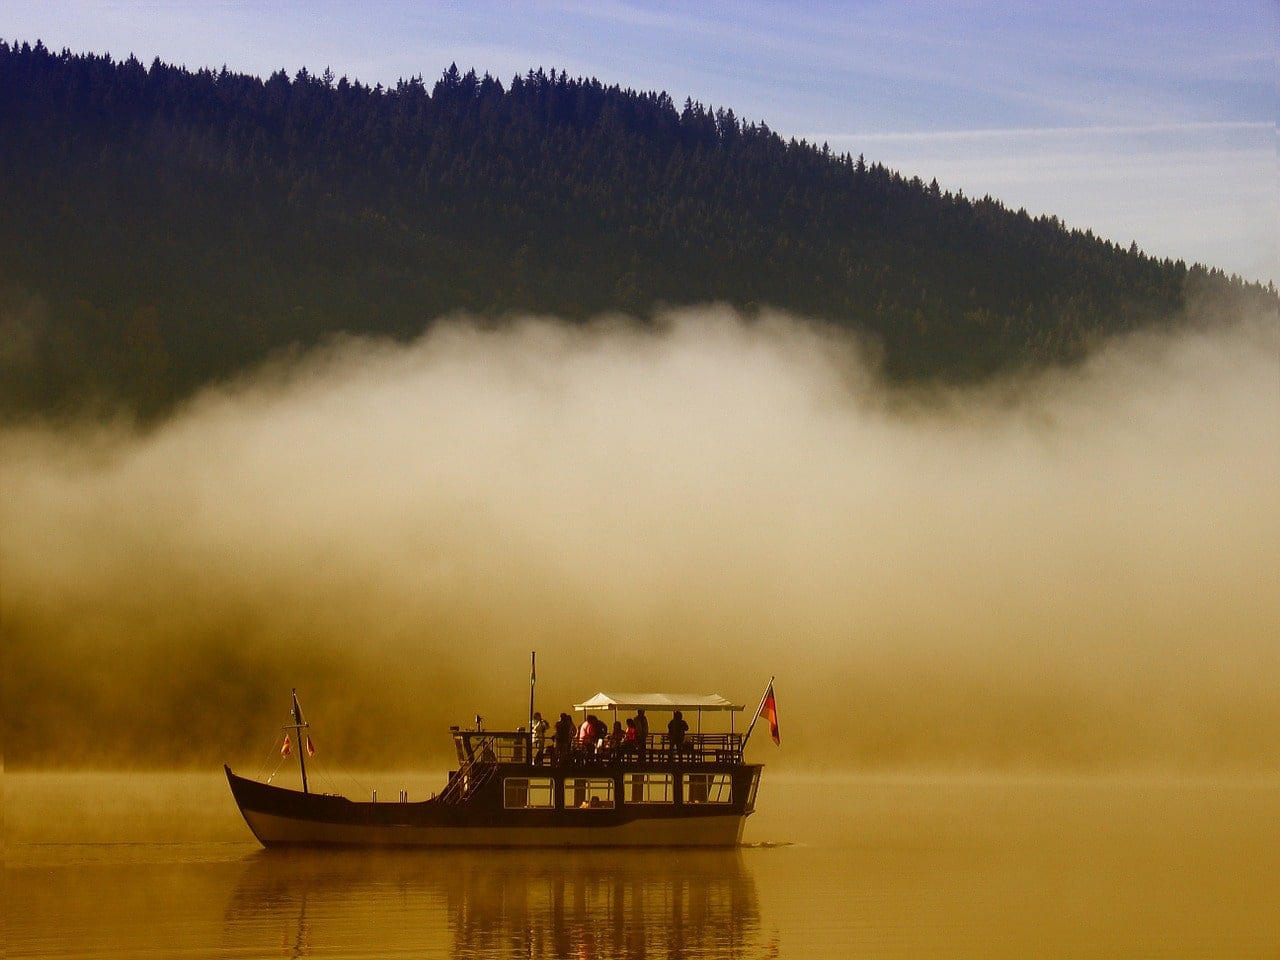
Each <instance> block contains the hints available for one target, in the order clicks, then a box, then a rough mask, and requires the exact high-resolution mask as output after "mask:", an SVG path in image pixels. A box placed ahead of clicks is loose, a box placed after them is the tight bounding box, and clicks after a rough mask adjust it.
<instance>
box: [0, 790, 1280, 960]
mask: <svg viewBox="0 0 1280 960" xmlns="http://www.w3.org/2000/svg"><path fill="white" fill-rule="evenodd" d="M381 789H382V793H383V795H384V796H391V797H394V796H396V795H397V785H396V782H395V781H393V780H387V781H385V786H383V787H382V788H381ZM4 793H5V841H6V843H5V886H6V889H5V898H4V927H5V937H6V941H7V944H6V945H7V955H8V956H9V957H113V958H114V957H140V958H159V957H183V956H186V957H352V958H355V957H465V958H476V960H480V958H507V957H524V958H561V957H564V958H576V957H582V958H590V957H600V958H605V957H626V958H646V957H663V958H703V957H707V958H727V957H742V958H749V957H795V958H807V957H833V956H840V957H858V958H878V957H1063V958H1066V957H1071V958H1081V957H1119V958H1135V957H1173V958H1184V957H1187V958H1189V957H1203V958H1264V960H1280V781H1277V780H1276V779H1274V778H1272V779H1247V778H1245V779H1227V780H1207V779H1197V780H1177V779H1160V778H1089V779H1072V778H1011V777H999V776H992V777H978V776H974V777H955V776H937V777H934V776H902V777H877V778H869V777H854V776H848V777H839V776H824V777H818V776H795V775H789V776H778V775H771V774H770V771H766V774H765V782H764V783H763V784H762V787H761V791H760V801H759V809H758V812H757V814H756V815H755V816H754V817H752V818H751V820H750V821H749V822H748V828H747V837H746V840H747V844H748V845H747V846H746V847H744V848H743V849H741V850H734V851H701V852H699V851H688V850H673V851H661V852H634V851H621V850H617V851H595V852H590V851H577V852H575V851H562V850H534V851H503V850H473V851H462V852H429V851H427V852H424V851H405V852H382V853H358V852H341V853H318V852H309V853H299V852H283V853H282V852H271V853H268V852H266V851H263V850H261V849H260V848H259V847H258V846H257V845H256V843H255V842H254V841H253V839H252V837H251V836H250V835H249V834H248V831H247V830H246V828H245V827H244V824H243V822H242V821H241V820H240V819H239V815H238V814H237V812H236V811H235V808H234V806H233V805H232V803H231V799H230V797H229V796H228V795H227V792H226V785H225V781H223V780H222V778H221V776H220V774H216V773H209V774H132V775H121V774H51V773H41V774H32V773H26V774H16V775H15V774H8V775H6V776H5V782H4Z"/></svg>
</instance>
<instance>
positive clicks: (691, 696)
mask: <svg viewBox="0 0 1280 960" xmlns="http://www.w3.org/2000/svg"><path fill="white" fill-rule="evenodd" d="M573 709H575V710H640V709H644V710H697V711H701V710H734V711H741V710H743V709H745V708H744V707H743V706H742V705H741V704H736V703H730V702H729V701H728V700H726V699H725V698H724V697H722V696H720V694H718V693H709V694H708V693H597V694H596V695H595V696H594V697H592V698H591V699H590V700H587V701H585V702H584V703H575V704H574V705H573Z"/></svg>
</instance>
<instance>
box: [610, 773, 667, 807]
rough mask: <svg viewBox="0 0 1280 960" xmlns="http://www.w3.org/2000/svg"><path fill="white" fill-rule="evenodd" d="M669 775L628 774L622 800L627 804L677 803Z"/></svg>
mask: <svg viewBox="0 0 1280 960" xmlns="http://www.w3.org/2000/svg"><path fill="white" fill-rule="evenodd" d="M672 780H673V778H672V776H671V774H669V773H628V774H627V775H626V778H625V786H624V787H623V792H622V799H623V802H625V803H675V801H676V793H675V787H674V784H673V783H672Z"/></svg>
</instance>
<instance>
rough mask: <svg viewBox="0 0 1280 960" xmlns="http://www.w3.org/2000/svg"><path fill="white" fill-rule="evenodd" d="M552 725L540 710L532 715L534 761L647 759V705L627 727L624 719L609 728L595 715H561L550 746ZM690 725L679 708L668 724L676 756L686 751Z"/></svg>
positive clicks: (672, 753) (671, 747) (669, 743)
mask: <svg viewBox="0 0 1280 960" xmlns="http://www.w3.org/2000/svg"><path fill="white" fill-rule="evenodd" d="M550 731H552V728H551V724H550V723H548V722H547V721H546V720H544V719H543V717H542V714H541V713H537V712H535V713H534V715H533V762H534V763H535V764H542V763H544V762H550V763H554V764H557V765H559V764H565V763H571V762H575V761H587V760H600V761H604V760H613V759H620V760H627V759H635V760H645V759H647V758H648V756H649V718H648V717H646V716H645V713H644V708H643V707H641V708H639V709H637V710H636V715H635V716H634V717H628V718H627V721H626V726H625V727H624V726H623V725H622V721H621V720H614V721H613V729H612V730H610V729H609V728H608V727H607V726H606V725H605V722H604V721H603V720H601V719H600V718H599V717H597V716H596V715H595V714H587V716H586V719H584V720H583V721H582V723H581V724H580V725H579V724H575V723H574V722H573V717H571V716H569V714H567V713H562V714H560V719H559V720H557V721H556V725H555V729H554V740H553V742H552V743H551V744H550V745H548V743H547V733H548V732H550ZM688 732H689V724H688V722H687V721H686V720H685V719H684V716H683V715H682V714H681V712H680V711H679V710H677V711H675V715H674V716H673V717H672V718H671V722H670V723H668V724H667V747H668V750H669V751H670V755H671V757H672V758H673V759H674V758H676V757H678V756H682V755H683V754H684V753H685V752H686V742H685V734H687V733H688Z"/></svg>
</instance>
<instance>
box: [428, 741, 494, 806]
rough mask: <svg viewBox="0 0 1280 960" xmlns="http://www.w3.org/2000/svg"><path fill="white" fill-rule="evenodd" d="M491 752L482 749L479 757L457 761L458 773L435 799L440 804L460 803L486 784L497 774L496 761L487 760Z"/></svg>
mask: <svg viewBox="0 0 1280 960" xmlns="http://www.w3.org/2000/svg"><path fill="white" fill-rule="evenodd" d="M491 756H492V750H491V749H490V750H486V749H483V744H482V749H481V750H480V751H479V756H478V757H476V758H473V759H463V760H461V761H459V764H458V771H457V773H455V774H454V775H453V776H452V777H450V778H449V782H448V783H447V784H445V788H444V789H443V790H442V791H440V795H439V796H438V797H437V798H436V799H437V800H438V801H439V802H440V803H461V802H462V801H464V800H466V799H467V798H468V797H470V796H471V795H472V794H474V793H475V792H476V791H477V790H479V789H480V788H481V787H483V786H484V785H485V784H486V783H488V782H489V781H490V780H492V779H493V775H494V774H495V773H497V772H498V762H497V759H496V758H494V759H489V758H490V757H491Z"/></svg>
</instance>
